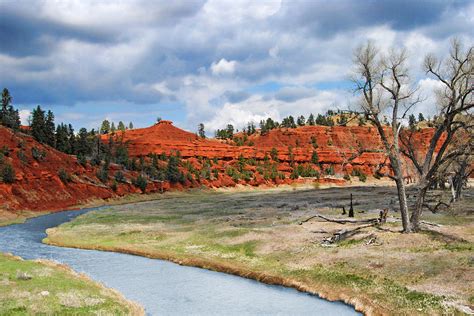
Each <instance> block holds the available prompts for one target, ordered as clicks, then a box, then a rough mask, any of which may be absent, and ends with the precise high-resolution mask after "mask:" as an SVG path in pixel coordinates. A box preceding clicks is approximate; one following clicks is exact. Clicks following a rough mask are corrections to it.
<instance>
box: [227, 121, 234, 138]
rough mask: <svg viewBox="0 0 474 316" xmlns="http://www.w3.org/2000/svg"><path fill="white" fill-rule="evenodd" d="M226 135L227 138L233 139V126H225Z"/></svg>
mask: <svg viewBox="0 0 474 316" xmlns="http://www.w3.org/2000/svg"><path fill="white" fill-rule="evenodd" d="M226 134H227V138H230V139H232V138H233V137H234V126H233V125H232V124H227V128H226Z"/></svg>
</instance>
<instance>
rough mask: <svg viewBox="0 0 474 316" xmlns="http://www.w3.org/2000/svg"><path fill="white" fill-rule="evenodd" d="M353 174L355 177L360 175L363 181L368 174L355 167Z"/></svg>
mask: <svg viewBox="0 0 474 316" xmlns="http://www.w3.org/2000/svg"><path fill="white" fill-rule="evenodd" d="M352 175H353V176H355V177H359V180H360V181H362V182H365V181H366V180H367V175H366V174H365V173H364V172H363V171H362V170H359V169H354V170H353V171H352Z"/></svg>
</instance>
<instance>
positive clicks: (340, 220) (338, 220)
mask: <svg viewBox="0 0 474 316" xmlns="http://www.w3.org/2000/svg"><path fill="white" fill-rule="evenodd" d="M313 218H321V219H324V220H325V221H328V222H332V223H338V224H342V225H344V224H366V223H378V222H379V220H380V219H379V218H368V219H358V220H357V219H343V218H329V217H326V216H323V215H320V214H316V215H313V216H311V217H308V218H307V219H305V220H302V221H301V222H299V223H298V225H302V224H303V223H306V222H308V221H310V220H312V219H313Z"/></svg>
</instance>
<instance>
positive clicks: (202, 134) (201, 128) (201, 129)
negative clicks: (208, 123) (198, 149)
mask: <svg viewBox="0 0 474 316" xmlns="http://www.w3.org/2000/svg"><path fill="white" fill-rule="evenodd" d="M198 134H199V137H201V138H206V132H205V131H204V124H203V123H199V125H198Z"/></svg>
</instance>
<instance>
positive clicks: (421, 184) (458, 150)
mask: <svg viewBox="0 0 474 316" xmlns="http://www.w3.org/2000/svg"><path fill="white" fill-rule="evenodd" d="M473 61H474V48H473V46H470V47H469V48H468V49H466V50H464V49H463V45H462V44H461V42H460V41H459V40H456V39H455V40H453V41H452V46H451V50H450V54H449V57H448V58H446V59H445V60H438V58H436V57H435V56H434V55H428V56H427V57H426V58H425V62H424V68H425V70H426V73H427V74H428V75H431V76H432V77H434V78H435V79H437V80H438V81H439V82H440V83H441V86H442V88H440V89H439V90H438V91H436V92H437V99H438V102H437V103H438V104H437V105H438V109H437V115H436V120H435V130H434V133H433V135H432V137H431V139H430V141H429V146H428V149H427V150H426V151H423V152H420V151H417V150H416V149H415V148H416V146H415V144H414V142H413V139H414V138H413V137H411V136H412V135H411V134H410V133H408V136H405V137H403V138H402V142H403V143H404V147H405V149H404V151H403V153H404V154H405V155H406V156H407V157H408V158H409V159H410V160H411V161H412V162H413V165H414V166H415V168H416V170H417V172H418V176H419V181H418V184H417V191H418V192H417V199H416V203H415V207H414V210H413V212H412V214H411V217H410V223H411V229H412V230H414V231H418V230H419V229H420V227H419V225H420V217H421V215H422V212H423V207H424V206H425V203H424V202H425V197H426V193H427V191H428V190H429V188H430V187H431V186H433V184H434V183H435V182H436V181H437V177H438V176H439V174H440V172H441V171H442V168H443V166H446V165H448V166H449V165H450V164H451V163H453V162H455V161H462V157H465V158H466V159H468V158H467V157H469V156H471V155H472V135H473V134H472V128H473V125H472V119H466V118H469V117H471V118H472V108H473V107H474V103H473V91H474V86H473V84H474V81H473V77H474V62H473ZM461 138H465V139H468V140H469V141H470V142H468V144H463V145H460V144H459V143H456V139H461ZM460 167H461V169H459V172H460V173H464V175H463V177H465V173H466V172H467V171H469V170H466V169H465V168H464V167H463V165H461V166H460ZM463 168H464V169H463ZM460 181H461V180H460Z"/></svg>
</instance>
